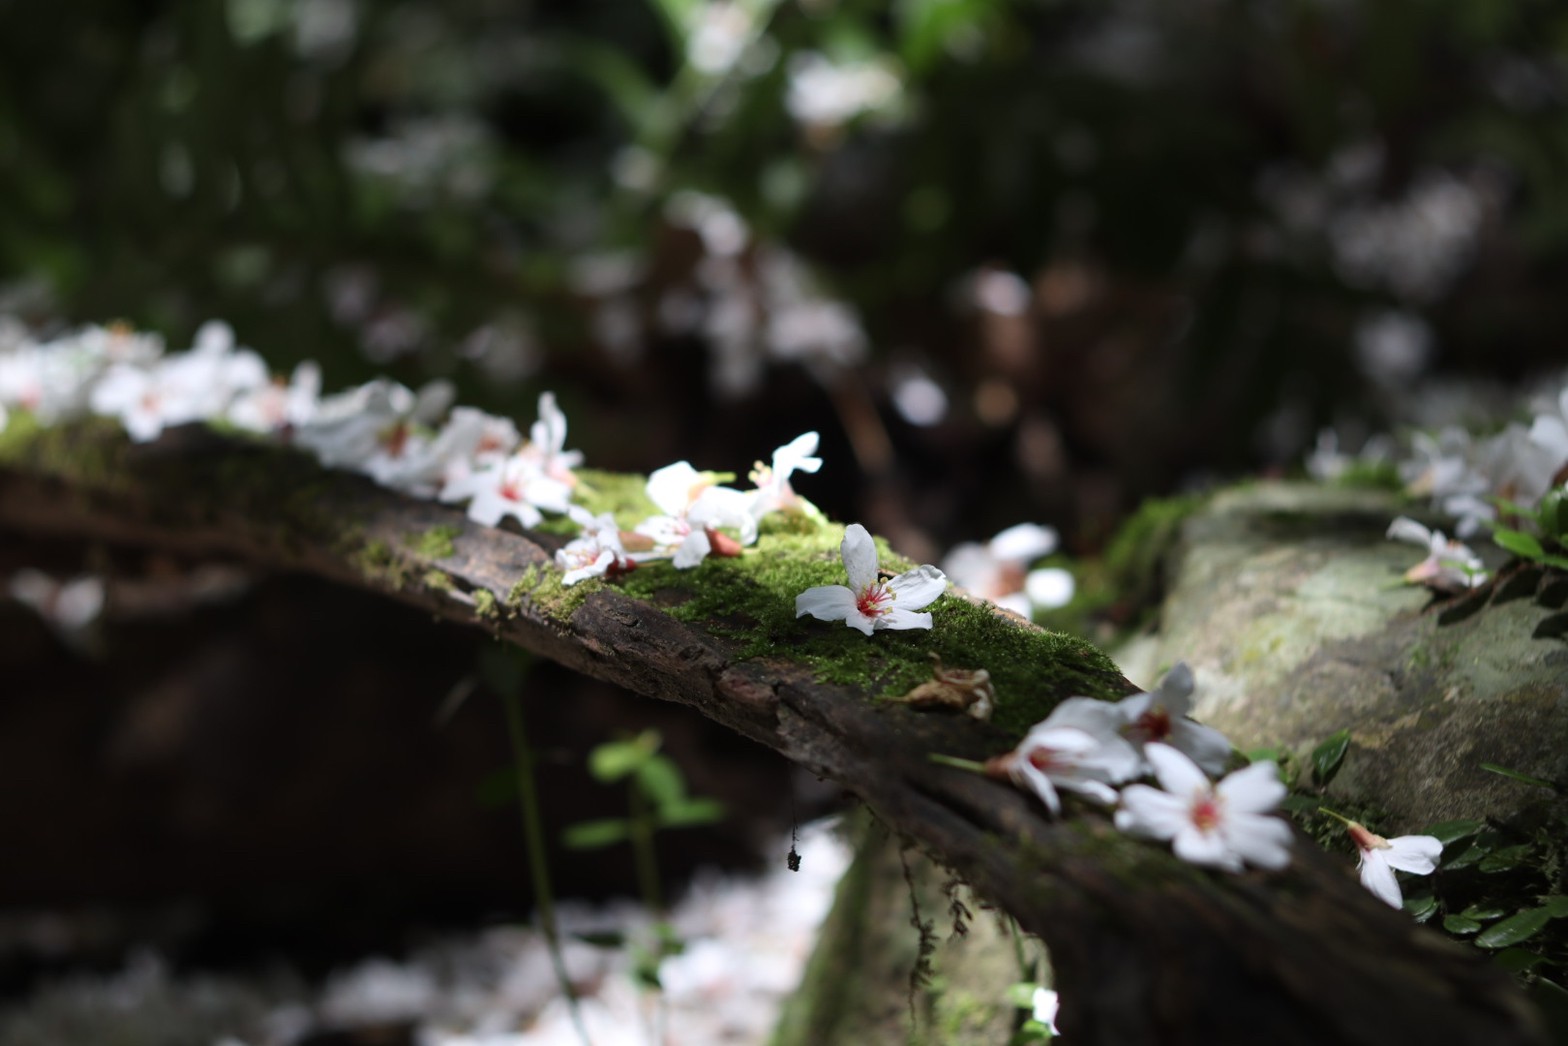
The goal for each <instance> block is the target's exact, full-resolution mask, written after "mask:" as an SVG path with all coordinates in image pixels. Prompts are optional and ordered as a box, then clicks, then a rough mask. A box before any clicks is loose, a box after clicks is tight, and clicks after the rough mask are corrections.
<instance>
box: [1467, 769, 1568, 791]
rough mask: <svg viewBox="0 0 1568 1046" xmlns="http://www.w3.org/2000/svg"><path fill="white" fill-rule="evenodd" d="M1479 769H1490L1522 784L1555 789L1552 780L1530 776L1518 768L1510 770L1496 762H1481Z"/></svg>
mask: <svg viewBox="0 0 1568 1046" xmlns="http://www.w3.org/2000/svg"><path fill="white" fill-rule="evenodd" d="M1481 769H1482V770H1487V771H1490V772H1491V773H1494V774H1498V775H1501V776H1503V777H1508V778H1512V779H1513V780H1515V781H1519V782H1521V783H1523V784H1527V785H1535V786H1536V787H1538V788H1550V789H1552V790H1553V791H1555V790H1556V789H1557V786H1556V785H1554V784H1552V782H1550V781H1548V780H1546V779H1544V778H1540V777H1531V776H1530V775H1529V774H1523V773H1520V772H1519V771H1518V770H1510V769H1508V767H1506V766H1498V765H1497V764H1496V763H1482V764H1481Z"/></svg>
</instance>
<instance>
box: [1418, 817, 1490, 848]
mask: <svg viewBox="0 0 1568 1046" xmlns="http://www.w3.org/2000/svg"><path fill="white" fill-rule="evenodd" d="M1485 827H1486V822H1485V821H1476V820H1471V819H1465V820H1461V821H1439V822H1438V823H1437V824H1434V825H1432V826H1431V827H1430V828H1428V829H1427V830H1426V834H1427V835H1430V836H1432V837H1433V838H1435V839H1436V840H1437V841H1438V842H1440V843H1442V844H1443V845H1444V846H1447V845H1448V844H1449V843H1455V842H1458V841H1459V840H1461V839H1468V838H1470V836H1472V835H1474V834H1475V833H1477V832H1479V831H1480V830H1481V829H1483V828H1485Z"/></svg>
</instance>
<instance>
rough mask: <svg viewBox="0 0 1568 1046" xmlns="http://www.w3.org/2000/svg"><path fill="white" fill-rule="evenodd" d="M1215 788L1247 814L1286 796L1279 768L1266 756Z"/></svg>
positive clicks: (1229, 804) (1228, 803)
mask: <svg viewBox="0 0 1568 1046" xmlns="http://www.w3.org/2000/svg"><path fill="white" fill-rule="evenodd" d="M1149 747H1150V748H1152V747H1154V746H1153V745H1150V746H1149ZM1214 790H1215V791H1216V792H1218V793H1219V794H1220V795H1221V796H1223V797H1224V799H1225V804H1226V806H1227V807H1229V808H1230V809H1232V810H1234V811H1236V812H1237V813H1246V814H1261V813H1267V812H1268V811H1270V810H1272V809H1274V808H1275V807H1276V806H1278V805H1279V802H1280V800H1281V799H1283V798H1285V791H1286V789H1285V786H1284V785H1283V784H1281V783H1280V780H1279V769H1278V768H1277V767H1276V766H1275V765H1274V764H1273V763H1272V762H1270V761H1269V760H1266V759H1265V760H1264V761H1262V762H1259V763H1253V764H1252V765H1251V766H1248V767H1243V768H1242V769H1240V770H1237V771H1236V772H1235V773H1233V774H1230V775H1228V776H1227V777H1226V778H1225V780H1223V781H1221V782H1220V783H1219V784H1218V785H1216V786H1215V788H1214Z"/></svg>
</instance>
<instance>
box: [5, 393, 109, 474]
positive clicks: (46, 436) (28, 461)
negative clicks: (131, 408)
mask: <svg viewBox="0 0 1568 1046" xmlns="http://www.w3.org/2000/svg"><path fill="white" fill-rule="evenodd" d="M130 447H131V443H130V441H129V439H128V438H127V437H126V436H125V434H124V432H123V431H122V430H121V428H120V425H119V423H117V422H115V421H114V420H113V419H111V418H84V419H82V420H80V421H75V422H72V423H70V424H64V425H43V424H40V423H39V421H38V419H37V418H36V417H35V416H34V415H33V414H32V413H31V412H30V411H25V410H13V411H12V412H11V414H10V419H9V421H8V423H7V425H6V427H5V431H3V432H0V461H8V462H16V463H18V464H23V465H26V466H27V467H28V468H29V469H30V470H32V471H37V472H44V473H48V474H51V475H57V476H65V477H69V478H70V479H72V480H73V481H76V482H79V483H81V484H84V485H87V486H94V487H99V488H101V489H113V488H115V487H116V486H117V485H119V484H120V482H121V481H122V478H123V476H124V472H125V455H126V453H127V451H128V450H129V449H130Z"/></svg>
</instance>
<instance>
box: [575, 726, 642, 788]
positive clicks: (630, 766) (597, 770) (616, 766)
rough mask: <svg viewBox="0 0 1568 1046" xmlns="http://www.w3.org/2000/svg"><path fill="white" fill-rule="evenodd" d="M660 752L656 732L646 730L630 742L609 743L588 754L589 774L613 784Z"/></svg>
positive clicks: (598, 779) (597, 779) (596, 747)
mask: <svg viewBox="0 0 1568 1046" xmlns="http://www.w3.org/2000/svg"><path fill="white" fill-rule="evenodd" d="M658 750H659V734H658V731H656V730H644V731H643V732H642V733H640V734H638V735H637V736H636V737H634V738H632V739H631V740H630V741H607V742H605V743H604V744H602V745H597V746H595V748H594V750H593V751H592V752H589V753H588V772H589V773H591V774H593V776H594V780H596V781H602V782H603V783H605V784H611V783H613V782H615V781H619V780H620V779H621V778H623V777H625V776H626V775H627V774H630V773H632V772H633V771H635V770H637V769H638V768H640V767H641V766H642V765H643V764H644V763H646V762H647V761H648V760H649V759H650V758H651V757H652V756H653V754H654V753H655V752H657V751H658Z"/></svg>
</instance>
